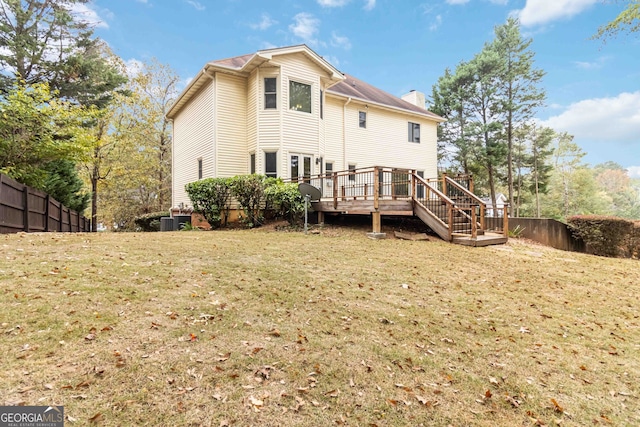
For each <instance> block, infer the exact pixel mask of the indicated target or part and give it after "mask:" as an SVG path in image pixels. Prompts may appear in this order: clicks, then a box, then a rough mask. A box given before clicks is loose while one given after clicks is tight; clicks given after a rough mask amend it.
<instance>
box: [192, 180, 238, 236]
mask: <svg viewBox="0 0 640 427" xmlns="http://www.w3.org/2000/svg"><path fill="white" fill-rule="evenodd" d="M232 182H233V179H232V178H231V179H230V178H206V179H201V180H200V181H196V182H191V183H189V184H187V185H186V186H185V190H186V191H187V194H188V195H189V200H191V204H192V205H193V210H194V211H195V212H197V213H199V214H202V216H204V219H206V220H207V222H208V223H209V225H211V228H220V226H221V225H227V220H228V219H229V209H230V208H231V187H232Z"/></svg>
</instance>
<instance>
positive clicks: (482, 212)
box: [480, 203, 487, 230]
mask: <svg viewBox="0 0 640 427" xmlns="http://www.w3.org/2000/svg"><path fill="white" fill-rule="evenodd" d="M484 210H485V205H484V203H482V204H480V228H482V229H483V230H486V229H487V227H486V224H485V223H484V216H485V211H484Z"/></svg>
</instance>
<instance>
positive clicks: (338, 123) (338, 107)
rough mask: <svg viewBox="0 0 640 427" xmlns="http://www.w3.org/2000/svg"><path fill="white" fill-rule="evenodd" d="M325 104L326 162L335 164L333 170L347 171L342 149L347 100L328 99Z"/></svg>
mask: <svg viewBox="0 0 640 427" xmlns="http://www.w3.org/2000/svg"><path fill="white" fill-rule="evenodd" d="M325 101H326V102H325V104H324V120H325V122H326V125H325V150H324V160H325V162H327V161H328V162H333V170H334V171H341V170H346V169H347V167H346V165H344V164H343V161H342V159H343V149H342V141H343V140H342V129H343V126H342V110H343V106H344V104H345V102H347V100H346V99H345V100H342V99H336V98H332V97H328V96H327V97H326V98H325Z"/></svg>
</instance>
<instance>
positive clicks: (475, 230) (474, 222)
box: [471, 205, 478, 239]
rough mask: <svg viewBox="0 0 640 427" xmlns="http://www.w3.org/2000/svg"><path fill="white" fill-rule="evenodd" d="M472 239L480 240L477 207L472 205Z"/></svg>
mask: <svg viewBox="0 0 640 427" xmlns="http://www.w3.org/2000/svg"><path fill="white" fill-rule="evenodd" d="M471 238H472V239H477V238H478V221H477V219H476V207H475V205H471Z"/></svg>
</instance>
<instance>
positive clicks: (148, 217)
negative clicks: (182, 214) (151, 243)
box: [134, 212, 170, 231]
mask: <svg viewBox="0 0 640 427" xmlns="http://www.w3.org/2000/svg"><path fill="white" fill-rule="evenodd" d="M163 216H170V213H169V212H151V213H148V214H145V215H140V216H137V217H136V218H135V219H134V222H135V224H136V226H137V227H139V228H140V230H141V231H160V218H162V217H163Z"/></svg>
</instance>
